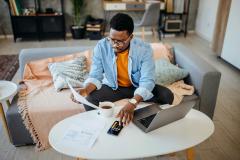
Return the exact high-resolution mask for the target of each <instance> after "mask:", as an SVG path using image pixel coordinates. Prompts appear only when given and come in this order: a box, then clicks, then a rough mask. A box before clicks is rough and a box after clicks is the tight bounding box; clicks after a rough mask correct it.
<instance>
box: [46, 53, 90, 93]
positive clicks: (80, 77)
mask: <svg viewBox="0 0 240 160" xmlns="http://www.w3.org/2000/svg"><path fill="white" fill-rule="evenodd" d="M48 68H49V70H50V72H51V74H52V78H53V84H54V87H55V89H56V91H60V90H61V89H63V88H68V84H67V82H69V83H70V84H71V85H72V86H73V87H82V86H83V82H84V81H85V80H86V78H87V76H88V71H87V58H86V57H85V56H81V57H78V58H76V59H73V60H69V61H64V62H55V63H49V64H48Z"/></svg>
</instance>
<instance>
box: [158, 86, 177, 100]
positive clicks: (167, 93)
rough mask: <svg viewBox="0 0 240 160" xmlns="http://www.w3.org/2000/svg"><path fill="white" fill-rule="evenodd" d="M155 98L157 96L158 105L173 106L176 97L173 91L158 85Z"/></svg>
mask: <svg viewBox="0 0 240 160" xmlns="http://www.w3.org/2000/svg"><path fill="white" fill-rule="evenodd" d="M155 89H156V90H155V96H157V99H158V103H160V104H172V102H173V99H174V95H173V93H172V91H171V90H170V89H168V88H166V87H163V86H159V85H156V88H155Z"/></svg>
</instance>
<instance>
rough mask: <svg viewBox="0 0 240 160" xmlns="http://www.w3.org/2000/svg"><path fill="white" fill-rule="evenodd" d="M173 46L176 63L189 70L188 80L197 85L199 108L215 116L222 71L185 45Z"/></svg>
mask: <svg viewBox="0 0 240 160" xmlns="http://www.w3.org/2000/svg"><path fill="white" fill-rule="evenodd" d="M173 46H174V56H175V62H176V64H178V65H179V66H180V67H181V68H184V69H186V70H187V71H188V72H189V76H188V77H187V78H186V82H187V83H188V84H192V85H193V86H194V87H195V90H196V94H197V95H198V96H199V98H200V99H199V104H198V106H197V109H198V110H200V111H201V112H203V113H205V114H207V115H208V116H209V117H210V118H213V114H214V109H215V105H216V99H217V94H218V88H219V83H220V78H221V73H220V72H219V71H217V70H216V69H215V68H214V67H213V66H212V65H210V64H209V63H208V62H206V61H205V60H203V59H202V58H201V57H200V56H198V55H196V54H194V53H193V52H192V51H190V50H189V49H187V48H186V47H184V46H183V45H181V44H173Z"/></svg>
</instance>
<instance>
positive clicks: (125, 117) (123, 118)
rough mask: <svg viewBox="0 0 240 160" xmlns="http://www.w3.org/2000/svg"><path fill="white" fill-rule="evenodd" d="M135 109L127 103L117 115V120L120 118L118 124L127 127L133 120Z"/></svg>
mask: <svg viewBox="0 0 240 160" xmlns="http://www.w3.org/2000/svg"><path fill="white" fill-rule="evenodd" d="M135 108H136V106H135V105H133V104H131V103H129V102H128V103H127V104H126V105H125V106H124V107H123V108H122V109H121V110H120V111H119V113H118V114H117V116H116V117H117V118H118V117H119V118H120V123H121V124H123V125H128V124H129V123H130V122H131V121H132V119H133V113H134V109H135Z"/></svg>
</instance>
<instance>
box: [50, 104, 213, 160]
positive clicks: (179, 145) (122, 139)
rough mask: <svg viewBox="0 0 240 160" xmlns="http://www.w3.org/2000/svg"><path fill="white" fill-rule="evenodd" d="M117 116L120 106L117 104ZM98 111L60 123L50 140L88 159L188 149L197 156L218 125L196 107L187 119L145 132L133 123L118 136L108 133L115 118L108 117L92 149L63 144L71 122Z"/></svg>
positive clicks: (64, 151)
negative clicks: (201, 146)
mask: <svg viewBox="0 0 240 160" xmlns="http://www.w3.org/2000/svg"><path fill="white" fill-rule="evenodd" d="M116 108H118V109H115V115H116V113H117V112H118V110H119V109H120V107H116ZM97 116H100V115H97V111H96V110H94V111H88V112H84V113H80V114H77V115H74V116H72V117H69V118H66V119H64V120H62V121H60V122H59V123H57V124H56V125H55V126H54V127H53V128H52V129H51V131H50V133H49V142H50V144H51V146H52V147H53V148H54V149H55V150H56V151H58V152H60V153H62V154H65V155H69V156H72V157H77V158H84V159H132V158H143V157H152V156H158V155H165V154H170V155H171V153H175V152H178V151H182V150H187V159H194V156H193V153H194V152H193V148H192V147H194V146H196V145H197V144H199V143H201V142H203V141H204V140H206V139H207V138H208V137H209V136H210V135H211V134H212V133H213V132H214V124H213V122H212V120H211V119H210V118H208V117H207V116H206V115H205V114H203V113H201V112H199V111H197V110H194V109H192V110H191V111H190V112H189V113H188V114H187V115H186V116H185V117H184V118H183V119H181V120H178V121H175V122H173V123H171V124H168V125H166V126H163V127H161V128H159V129H156V130H154V131H152V132H149V133H145V132H143V131H142V130H140V129H139V128H138V127H137V126H135V125H134V124H133V123H130V124H129V125H128V126H126V127H124V128H123V130H122V131H121V133H120V134H119V135H118V136H112V135H109V134H107V131H108V129H109V128H110V126H111V124H112V123H113V122H114V121H115V120H116V118H115V117H110V118H106V124H105V127H104V129H103V130H102V132H101V133H100V135H99V137H98V138H97V140H96V142H95V144H94V145H93V147H92V148H91V149H89V150H85V151H83V150H79V148H74V147H69V146H68V147H66V146H63V145H60V144H61V143H59V142H60V141H61V139H62V137H63V135H64V133H65V131H66V130H67V128H68V127H69V126H70V125H71V124H74V123H76V122H77V121H80V120H81V119H86V118H88V117H89V118H94V117H97Z"/></svg>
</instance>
